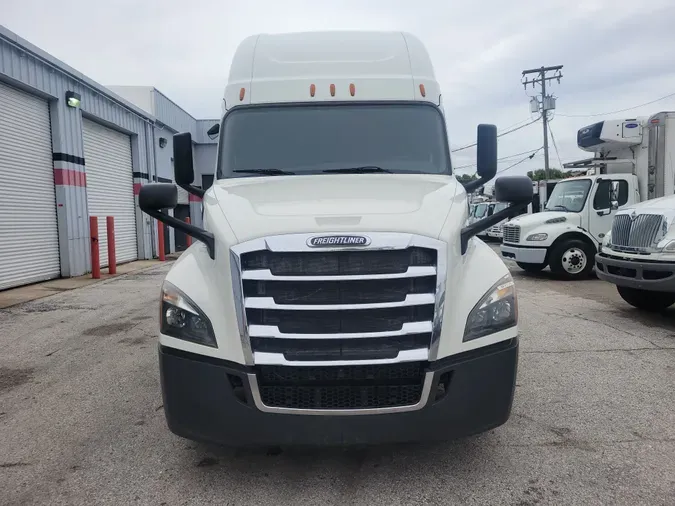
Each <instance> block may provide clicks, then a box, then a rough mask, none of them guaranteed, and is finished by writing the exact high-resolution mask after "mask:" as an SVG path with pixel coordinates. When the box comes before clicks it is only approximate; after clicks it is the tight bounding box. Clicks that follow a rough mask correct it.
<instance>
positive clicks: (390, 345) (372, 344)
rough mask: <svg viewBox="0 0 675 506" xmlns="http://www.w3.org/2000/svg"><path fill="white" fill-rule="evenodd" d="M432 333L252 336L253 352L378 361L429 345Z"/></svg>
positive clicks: (288, 357) (297, 357) (317, 358)
mask: <svg viewBox="0 0 675 506" xmlns="http://www.w3.org/2000/svg"><path fill="white" fill-rule="evenodd" d="M430 343H431V335H430V334H428V333H427V334H411V335H407V336H394V337H377V338H359V339H278V338H273V337H251V348H252V350H253V351H260V352H266V353H283V355H284V358H285V359H286V360H294V361H295V360H376V359H386V358H396V357H397V356H398V354H399V352H400V351H407V350H417V349H420V348H429V346H430Z"/></svg>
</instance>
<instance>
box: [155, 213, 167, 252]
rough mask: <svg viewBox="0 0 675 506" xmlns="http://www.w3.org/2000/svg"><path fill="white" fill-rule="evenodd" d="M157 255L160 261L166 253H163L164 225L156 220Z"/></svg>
mask: <svg viewBox="0 0 675 506" xmlns="http://www.w3.org/2000/svg"><path fill="white" fill-rule="evenodd" d="M157 255H158V256H159V261H160V262H163V261H164V260H166V255H165V254H164V225H163V224H162V222H161V221H158V222H157Z"/></svg>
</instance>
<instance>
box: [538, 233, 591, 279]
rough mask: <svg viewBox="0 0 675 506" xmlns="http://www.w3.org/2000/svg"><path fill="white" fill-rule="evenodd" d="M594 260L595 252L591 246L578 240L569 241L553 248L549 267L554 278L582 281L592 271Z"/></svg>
mask: <svg viewBox="0 0 675 506" xmlns="http://www.w3.org/2000/svg"><path fill="white" fill-rule="evenodd" d="M594 258H595V251H594V250H593V248H592V247H591V246H589V245H588V244H587V243H585V242H584V241H582V240H580V239H570V240H569V241H564V242H561V243H560V244H558V245H557V246H555V247H554V248H553V250H552V251H551V256H550V258H549V265H550V266H551V272H553V274H555V275H556V276H559V277H562V278H564V279H583V278H587V277H588V276H589V275H590V273H591V270H593V263H594Z"/></svg>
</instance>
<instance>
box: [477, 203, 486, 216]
mask: <svg viewBox="0 0 675 506" xmlns="http://www.w3.org/2000/svg"><path fill="white" fill-rule="evenodd" d="M487 208H488V205H487V204H477V205H476V210H475V211H474V216H475V217H476V218H482V217H483V216H485V211H487Z"/></svg>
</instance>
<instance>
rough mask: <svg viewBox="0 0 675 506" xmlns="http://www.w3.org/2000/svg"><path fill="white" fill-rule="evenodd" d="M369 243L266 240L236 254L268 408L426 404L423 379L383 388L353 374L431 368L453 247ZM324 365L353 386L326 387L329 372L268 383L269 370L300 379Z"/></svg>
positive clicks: (381, 238)
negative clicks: (352, 377) (448, 253)
mask: <svg viewBox="0 0 675 506" xmlns="http://www.w3.org/2000/svg"><path fill="white" fill-rule="evenodd" d="M335 235H340V234H335ZM364 235H366V236H368V237H369V238H370V239H371V241H370V243H369V244H368V245H367V246H362V247H358V248H355V247H353V246H352V247H351V248H350V247H339V246H331V247H322V248H316V249H315V248H312V247H311V246H309V245H308V244H309V241H310V239H311V238H312V237H314V236H315V234H313V235H308V234H297V235H295V234H294V235H285V236H274V237H266V238H263V239H258V240H254V241H251V242H249V243H244V244H240V245H237V246H235V247H233V248H232V275H233V280H234V285H235V286H234V288H235V301H236V304H237V312H238V314H237V316H238V320H239V322H238V323H239V328H240V333H241V337H242V344H243V347H244V355H245V359H246V363H247V364H249V365H252V366H254V368H255V371H256V373H255V375H253V376H254V377H257V379H256V380H255V383H256V385H257V387H256V388H258V392H259V393H258V394H257V395H258V399H259V400H260V402H262V403H263V405H264V406H263V408H264V409H285V410H288V409H292V410H296V409H299V410H325V409H329V410H330V409H343V410H359V409H371V408H383V409H385V408H386V409H388V408H396V407H401V408H403V407H408V408H410V406H411V405H416V404H417V403H418V402H420V395H422V394H421V392H422V387H423V385H426V383H425V382H426V381H427V380H426V377H425V375H424V374H421V373H420V374H419V375H417V376H416V377H415V379H414V381H412V382H409V383H408V384H405V385H401V384H399V383H398V382H397V381H388V380H387V379H386V374H385V376H383V377H382V379H381V380H378V381H375V382H372V381H370V380H368V381H361V380H358V381H356V380H354V381H351V380H349V378H348V377H347V376H348V375H350V374H356V372H355V371H356V369H353V368H359V367H369V368H372V370H373V371H375V372H374V373H373V374H375V375H376V376H377V375H378V374H384V372H383V371H386V370H388V368H391V367H392V366H395V365H401V366H402V365H404V364H411V366H412V367H413V368H423V366H424V364H425V363H426V362H427V361H428V360H432V359H434V358H435V356H436V353H437V350H438V337H439V333H440V328H441V318H442V307H443V305H442V302H443V296H444V283H445V275H446V260H445V258H446V246H445V243H442V242H440V241H437V240H434V239H430V238H425V237H420V236H415V235H412V234H394V233H371V234H364ZM317 367H320V368H323V369H325V368H327V369H328V370H330V371H333V370H337V368H343V369H344V371H343V372H342V373H341V374H342V376H341V378H343V379H344V380H345V381H344V382H340V383H339V384H333V383H331V382H328V383H327V384H324V383H325V382H324V381H323V379H321V378H323V376H325V374H329V373H326V372H325V371H324V372H322V375H323V376H321V377H319V376H316V377H315V376H312V375H310V376H309V377H305V378H304V379H303V381H295V382H294V381H292V380H289V381H290V383H288V382H284V381H285V380H284V381H281V380H280V377H277V380H278V381H277V380H274V381H272V380H270V378H269V377H268V376H266V374H267V372H269V371H270V370H276V369H270V368H280V369H281V370H283V371H284V373H285V374H288V375H290V377H291V378H292V377H294V376H293V375H294V374H301V375H302V374H306V373H307V371H310V370H311V369H313V368H317ZM394 369H395V368H394ZM368 370H370V369H368ZM420 370H421V369H420ZM266 371H267V372H266ZM303 371H304V372H303ZM378 371H379V372H378ZM345 375H347V376H345ZM287 383H288V384H287ZM259 407H260V406H259Z"/></svg>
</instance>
